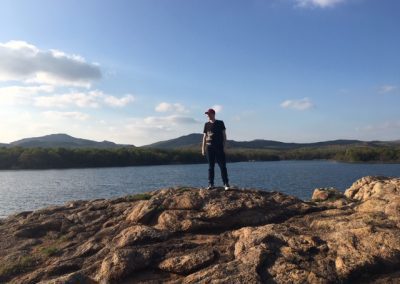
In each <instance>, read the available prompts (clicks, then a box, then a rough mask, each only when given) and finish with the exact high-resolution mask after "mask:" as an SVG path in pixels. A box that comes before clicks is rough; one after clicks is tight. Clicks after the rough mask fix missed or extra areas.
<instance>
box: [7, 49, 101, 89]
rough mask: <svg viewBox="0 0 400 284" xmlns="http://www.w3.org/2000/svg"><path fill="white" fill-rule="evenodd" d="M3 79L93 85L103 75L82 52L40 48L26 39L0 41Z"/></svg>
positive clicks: (82, 85)
mask: <svg viewBox="0 0 400 284" xmlns="http://www.w3.org/2000/svg"><path fill="white" fill-rule="evenodd" d="M0 62H1V64H0V81H22V82H28V83H39V84H49V85H57V86H79V87H90V85H91V83H92V82H93V81H94V80H97V79H100V78H101V71H100V68H99V66H98V65H97V64H93V63H88V62H86V61H85V59H84V58H83V57H81V56H79V55H69V54H66V53H64V52H62V51H58V50H40V49H39V48H37V47H36V46H34V45H32V44H29V43H26V42H24V41H9V42H6V43H0Z"/></svg>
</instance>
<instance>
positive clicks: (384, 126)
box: [356, 120, 400, 132]
mask: <svg viewBox="0 0 400 284" xmlns="http://www.w3.org/2000/svg"><path fill="white" fill-rule="evenodd" d="M356 130H357V131H366V132H377V131H383V130H391V131H395V130H396V131H398V130H400V120H398V121H385V122H382V123H378V124H370V125H366V126H364V127H360V128H357V129H356Z"/></svg>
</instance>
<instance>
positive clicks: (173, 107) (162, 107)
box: [155, 102, 188, 113]
mask: <svg viewBox="0 0 400 284" xmlns="http://www.w3.org/2000/svg"><path fill="white" fill-rule="evenodd" d="M155 110H156V111H157V112H175V113H186V112H188V111H187V110H186V108H185V107H184V106H183V105H182V104H180V103H174V104H171V103H166V102H163V103H160V104H158V105H157V106H156V108H155Z"/></svg>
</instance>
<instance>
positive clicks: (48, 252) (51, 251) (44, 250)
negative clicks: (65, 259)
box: [40, 247, 60, 256]
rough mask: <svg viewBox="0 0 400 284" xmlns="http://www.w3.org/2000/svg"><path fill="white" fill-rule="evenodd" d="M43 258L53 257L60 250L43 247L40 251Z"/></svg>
mask: <svg viewBox="0 0 400 284" xmlns="http://www.w3.org/2000/svg"><path fill="white" fill-rule="evenodd" d="M40 252H41V253H43V254H44V255H45V256H53V255H55V254H57V253H58V252H60V250H59V249H58V248H56V247H45V248H42V249H41V250H40Z"/></svg>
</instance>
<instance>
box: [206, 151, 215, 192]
mask: <svg viewBox="0 0 400 284" xmlns="http://www.w3.org/2000/svg"><path fill="white" fill-rule="evenodd" d="M207 160H208V185H211V186H214V167H215V150H214V148H213V147H212V146H207Z"/></svg>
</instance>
